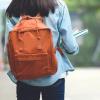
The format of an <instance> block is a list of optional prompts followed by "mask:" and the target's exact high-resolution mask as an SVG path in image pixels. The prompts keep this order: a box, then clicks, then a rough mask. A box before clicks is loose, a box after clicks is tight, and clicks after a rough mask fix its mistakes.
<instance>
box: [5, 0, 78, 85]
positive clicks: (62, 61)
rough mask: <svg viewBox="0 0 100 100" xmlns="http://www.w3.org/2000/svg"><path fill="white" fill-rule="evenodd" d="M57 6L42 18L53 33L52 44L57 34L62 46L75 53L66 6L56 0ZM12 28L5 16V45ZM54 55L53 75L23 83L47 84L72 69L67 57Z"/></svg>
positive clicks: (76, 49)
mask: <svg viewBox="0 0 100 100" xmlns="http://www.w3.org/2000/svg"><path fill="white" fill-rule="evenodd" d="M57 2H58V7H57V8H56V10H55V13H54V14H53V13H51V12H50V13H49V16H48V17H45V18H44V22H45V24H46V25H47V26H48V27H49V28H50V29H51V31H52V35H53V43H54V46H55V47H56V46H57V42H58V40H59V36H60V37H61V39H62V40H63V44H62V45H63V47H64V48H65V50H66V52H67V53H71V54H77V53H78V51H79V46H78V44H77V42H76V39H75V37H74V36H73V34H72V27H71V21H70V16H69V11H68V8H67V6H66V4H65V2H64V1H63V0H57ZM13 19H14V21H15V22H18V21H19V18H15V17H13ZM12 28H13V23H11V21H10V20H9V19H7V18H6V28H5V30H6V31H5V45H6V43H7V38H8V33H9V31H11V30H12ZM56 57H57V61H58V70H57V72H56V73H55V74H54V75H51V76H46V77H43V78H39V79H33V80H22V81H23V82H24V83H26V84H29V85H32V86H49V85H52V84H53V83H55V82H56V81H57V80H58V79H59V78H60V76H61V75H62V74H63V73H64V72H68V71H73V70H74V67H73V66H72V64H71V63H70V61H69V59H68V58H67V56H66V57H64V56H61V54H60V53H59V51H56Z"/></svg>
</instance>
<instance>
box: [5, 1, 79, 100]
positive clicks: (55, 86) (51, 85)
mask: <svg viewBox="0 0 100 100" xmlns="http://www.w3.org/2000/svg"><path fill="white" fill-rule="evenodd" d="M5 13H6V21H4V22H5V24H6V25H4V26H6V27H5V30H6V31H5V46H6V43H7V39H8V33H9V31H11V30H12V29H13V26H14V25H15V24H16V23H17V22H18V21H19V19H20V16H21V15H29V16H36V15H37V14H38V13H39V14H40V16H42V17H43V18H44V23H45V24H46V25H47V26H48V27H49V28H50V29H51V31H52V35H53V43H54V46H57V43H58V42H59V36H60V37H61V39H62V40H63V42H62V45H63V47H64V49H65V50H66V52H67V53H69V54H76V53H78V51H79V47H78V44H77V42H76V40H75V37H74V36H73V34H72V28H71V21H70V16H69V12H68V8H67V6H66V4H65V2H64V1H63V0H12V1H11V3H10V5H9V6H8V8H7V9H6V12H5ZM12 20H13V21H12ZM5 51H6V48H5ZM56 57H57V61H58V70H57V72H56V73H55V74H54V75H51V76H47V77H43V78H38V79H34V80H21V81H19V80H16V79H15V80H14V78H13V77H12V76H13V74H12V73H11V71H9V73H10V77H11V79H12V80H14V82H16V85H17V87H16V88H17V100H39V99H40V93H41V94H42V100H64V94H65V76H66V72H68V71H72V70H73V66H72V64H71V63H70V61H69V60H68V58H66V59H65V57H64V56H61V54H60V52H59V51H58V50H57V51H56Z"/></svg>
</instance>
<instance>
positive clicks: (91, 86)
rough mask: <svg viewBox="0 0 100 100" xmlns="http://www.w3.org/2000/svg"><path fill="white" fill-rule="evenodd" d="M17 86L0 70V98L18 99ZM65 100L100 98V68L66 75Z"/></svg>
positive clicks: (84, 69) (77, 70)
mask: <svg viewBox="0 0 100 100" xmlns="http://www.w3.org/2000/svg"><path fill="white" fill-rule="evenodd" d="M15 88H16V86H15V85H14V84H13V83H12V82H11V81H10V79H9V78H8V77H7V76H6V74H5V72H0V100H16V94H15V92H16V90H15ZM65 89H66V93H65V94H66V95H65V100H100V68H87V69H86V68H80V69H79V68H78V69H76V71H74V72H72V73H69V75H68V76H67V77H66V87H65Z"/></svg>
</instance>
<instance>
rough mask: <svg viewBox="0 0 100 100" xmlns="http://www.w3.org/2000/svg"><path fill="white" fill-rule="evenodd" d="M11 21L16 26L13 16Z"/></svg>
mask: <svg viewBox="0 0 100 100" xmlns="http://www.w3.org/2000/svg"><path fill="white" fill-rule="evenodd" d="M10 22H11V23H12V24H13V25H14V26H15V25H16V22H15V21H14V19H13V18H11V19H10Z"/></svg>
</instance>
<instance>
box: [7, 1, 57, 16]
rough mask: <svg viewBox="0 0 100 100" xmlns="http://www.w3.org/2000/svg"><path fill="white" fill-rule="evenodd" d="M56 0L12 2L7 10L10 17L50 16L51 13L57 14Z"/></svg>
mask: <svg viewBox="0 0 100 100" xmlns="http://www.w3.org/2000/svg"><path fill="white" fill-rule="evenodd" d="M56 6H57V2H56V0H12V2H11V3H10V5H9V6H8V8H7V10H6V14H7V16H8V17H12V16H14V17H20V16H21V15H30V16H36V15H37V14H38V13H39V14H40V15H41V16H48V14H49V12H50V11H51V12H52V13H54V12H55V8H56Z"/></svg>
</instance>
